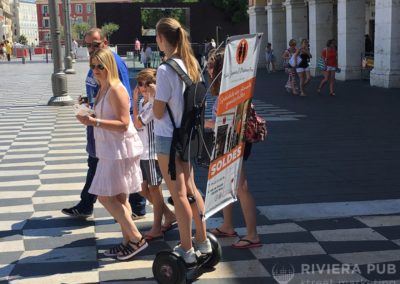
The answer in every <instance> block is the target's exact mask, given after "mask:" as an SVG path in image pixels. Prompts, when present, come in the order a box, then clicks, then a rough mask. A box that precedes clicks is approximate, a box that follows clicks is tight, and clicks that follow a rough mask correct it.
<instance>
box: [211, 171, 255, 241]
mask: <svg viewBox="0 0 400 284" xmlns="http://www.w3.org/2000/svg"><path fill="white" fill-rule="evenodd" d="M238 198H239V201H240V206H241V208H242V213H243V217H244V221H245V223H246V230H247V234H246V236H244V237H243V239H247V240H249V241H252V242H259V241H260V239H259V237H258V234H257V224H256V205H255V202H254V198H253V196H252V194H251V193H250V192H249V188H248V185H247V178H246V170H245V167H244V164H243V165H242V169H241V172H240V180H239V188H238ZM223 213H224V222H223V223H222V225H221V226H220V227H219V230H221V231H222V232H225V233H228V234H233V233H234V227H233V204H229V205H228V206H226V207H225V208H224V209H223ZM247 244H248V243H246V242H239V243H238V244H237V245H236V246H241V245H247Z"/></svg>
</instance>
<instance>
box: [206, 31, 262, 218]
mask: <svg viewBox="0 0 400 284" xmlns="http://www.w3.org/2000/svg"><path fill="white" fill-rule="evenodd" d="M261 36H262V35H261V34H252V35H240V36H232V37H229V38H228V43H227V46H226V48H225V55H224V65H223V69H222V75H221V76H222V78H221V87H220V92H219V96H218V107H217V119H216V121H215V128H214V132H215V137H214V138H215V140H214V141H215V147H214V150H213V153H212V156H211V163H210V168H209V171H208V181H207V191H206V200H205V218H206V219H207V218H208V217H210V216H212V215H213V214H215V213H216V212H218V211H219V210H221V209H222V208H224V207H225V206H226V205H228V204H229V203H232V202H234V201H235V200H236V193H237V189H238V184H239V173H240V168H241V165H242V159H243V154H244V146H245V141H244V129H245V122H246V116H247V110H248V108H249V106H250V103H251V99H252V97H253V90H254V84H255V79H256V72H257V64H258V55H259V52H260V40H261Z"/></svg>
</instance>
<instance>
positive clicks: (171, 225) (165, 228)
mask: <svg viewBox="0 0 400 284" xmlns="http://www.w3.org/2000/svg"><path fill="white" fill-rule="evenodd" d="M177 225H178V223H177V222H176V221H174V222H172V223H169V224H168V225H161V232H163V233H166V232H168V231H171V230H172V229H174V228H176V226H177Z"/></svg>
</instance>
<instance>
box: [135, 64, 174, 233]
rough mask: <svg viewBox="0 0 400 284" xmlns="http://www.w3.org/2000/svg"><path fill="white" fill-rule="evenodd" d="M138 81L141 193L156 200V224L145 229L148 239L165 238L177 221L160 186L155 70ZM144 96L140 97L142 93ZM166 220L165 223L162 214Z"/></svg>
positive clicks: (137, 115)
mask: <svg viewBox="0 0 400 284" xmlns="http://www.w3.org/2000/svg"><path fill="white" fill-rule="evenodd" d="M136 80H137V85H136V88H135V89H134V91H133V99H134V104H133V114H134V126H135V127H136V129H137V131H138V134H139V137H140V139H141V141H142V143H143V153H142V155H141V156H140V169H141V170H142V173H143V183H142V191H141V192H140V194H141V195H142V196H144V197H145V198H146V199H147V200H149V201H150V202H151V203H152V204H153V214H154V218H153V225H152V227H151V229H150V231H148V232H146V233H145V235H144V238H145V239H146V240H147V241H151V240H155V239H159V238H162V237H163V235H164V232H165V231H167V230H169V229H171V228H172V226H173V225H174V224H175V223H176V217H175V214H174V213H173V212H172V211H171V210H170V209H169V208H168V206H167V205H166V204H165V202H164V197H163V194H162V190H161V181H162V175H161V171H160V168H159V165H158V160H157V154H156V149H155V141H154V114H153V102H154V95H155V91H154V88H151V87H150V85H155V84H156V70H155V69H151V68H146V69H143V70H142V71H140V72H139V73H138V75H137V77H136ZM140 94H141V95H142V96H143V97H142V99H141V100H139V95H140ZM163 216H164V217H165V219H164V224H163V225H162V218H163Z"/></svg>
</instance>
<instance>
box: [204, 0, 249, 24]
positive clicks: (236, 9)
mask: <svg viewBox="0 0 400 284" xmlns="http://www.w3.org/2000/svg"><path fill="white" fill-rule="evenodd" d="M212 3H213V4H214V6H215V7H217V8H219V9H221V10H223V11H224V12H225V14H226V15H227V16H228V17H229V18H230V20H231V21H232V22H233V23H240V22H242V21H245V20H248V15H247V9H248V0H212Z"/></svg>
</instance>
